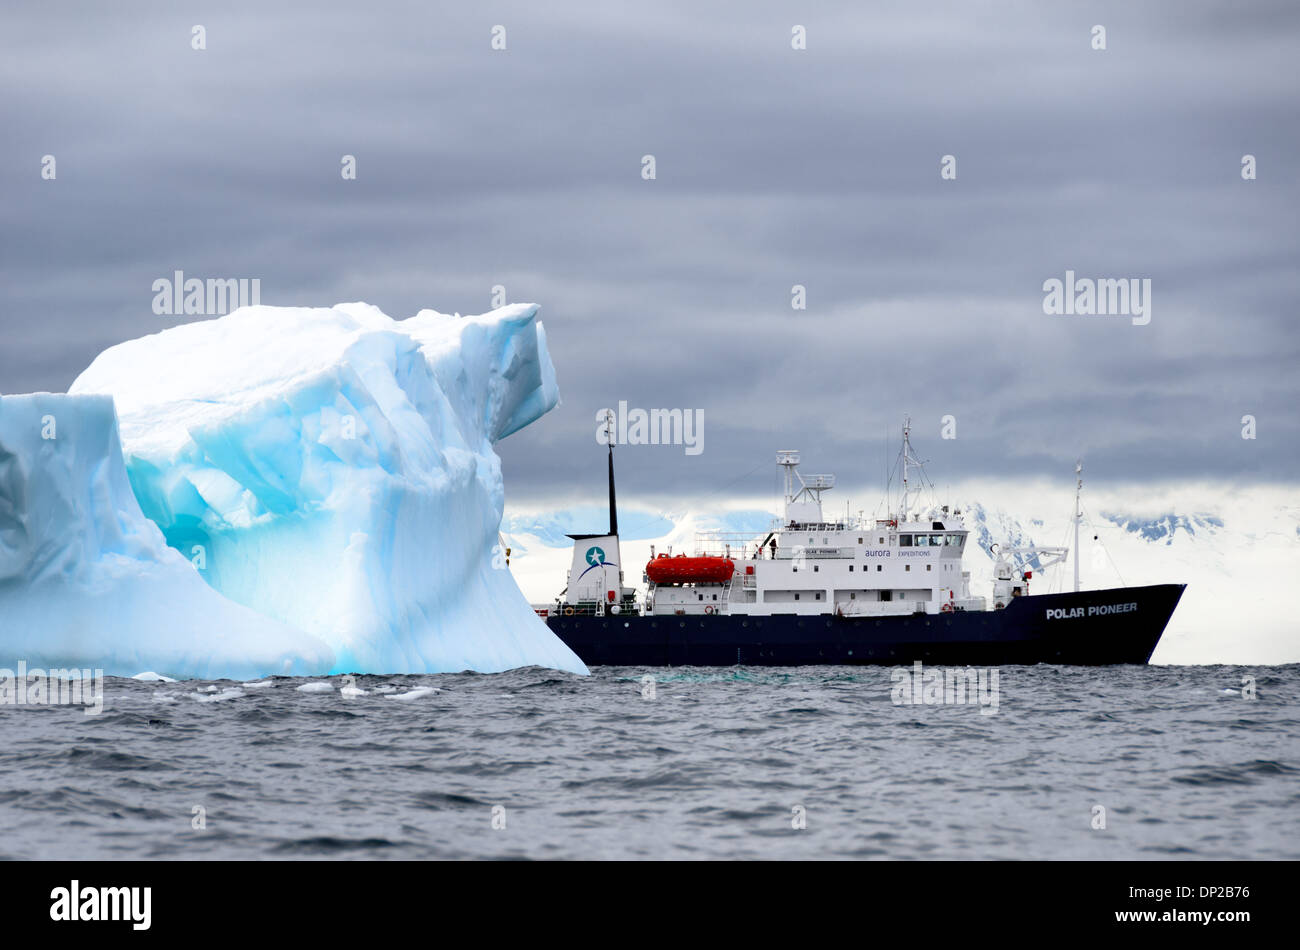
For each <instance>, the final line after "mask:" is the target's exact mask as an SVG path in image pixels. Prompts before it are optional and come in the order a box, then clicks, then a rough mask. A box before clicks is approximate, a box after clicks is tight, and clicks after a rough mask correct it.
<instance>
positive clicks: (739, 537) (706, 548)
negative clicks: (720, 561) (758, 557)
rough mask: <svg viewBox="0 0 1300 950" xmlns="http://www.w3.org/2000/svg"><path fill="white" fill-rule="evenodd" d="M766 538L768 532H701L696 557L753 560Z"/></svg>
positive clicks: (696, 536)
mask: <svg viewBox="0 0 1300 950" xmlns="http://www.w3.org/2000/svg"><path fill="white" fill-rule="evenodd" d="M769 530H773V529H769ZM766 536H767V532H766V531H760V532H758V533H757V534H755V533H753V532H749V531H701V532H700V533H698V534H696V535H695V556H696V557H731V558H733V559H735V558H752V557H754V552H755V549H756V548H758V546H759V544H760V543H761V542H762V540H763V539H764V538H765V537H766ZM728 551H730V552H731V553H730V554H728V553H727V552H728Z"/></svg>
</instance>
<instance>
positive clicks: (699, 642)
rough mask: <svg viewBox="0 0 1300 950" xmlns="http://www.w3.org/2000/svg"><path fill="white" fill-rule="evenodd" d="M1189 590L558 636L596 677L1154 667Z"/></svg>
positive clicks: (685, 621) (631, 623) (572, 621)
mask: <svg viewBox="0 0 1300 950" xmlns="http://www.w3.org/2000/svg"><path fill="white" fill-rule="evenodd" d="M1186 586H1187V585H1185V584H1159V585H1156V586H1152V587H1123V588H1113V589H1111V590H1095V591H1080V592H1078V593H1073V592H1071V593H1065V594H1043V595H1040V596H1031V597H1018V598H1013V599H1012V601H1011V603H1010V604H1009V605H1008V606H1007V607H1006V608H1005V609H1003V610H990V611H980V612H974V611H957V612H955V613H950V614H938V615H925V614H913V615H909V616H895V617H879V618H874V617H873V618H843V617H832V616H814V617H801V616H796V615H794V614H776V615H772V616H766V617H750V616H739V615H735V616H722V615H712V616H699V615H690V616H654V617H646V616H639V615H636V616H632V615H624V616H604V617H597V616H582V615H574V616H565V615H562V614H561V615H558V616H552V617H550V618H548V620H547V624H548V625H549V626H550V628H551V630H553V631H554V632H555V633H556V635H557V636H559V638H560V639H561V640H563V641H564V642H565V643H566V644H568V645H569V647H570V649H572V650H573V651H574V652H575V653H577V654H578V656H580V657H581V658H582V659H583V661H584V662H585V663H586V664H587V665H588V666H730V665H732V664H743V665H746V666H809V665H818V666H820V665H827V664H885V665H893V664H898V663H911V662H912V661H914V660H922V661H924V662H926V663H930V664H940V665H961V666H964V665H972V666H1001V665H1003V664H1009V663H1058V664H1065V665H1077V666H1104V665H1109V664H1114V663H1146V662H1147V661H1148V660H1149V659H1150V658H1151V654H1152V652H1153V651H1154V650H1155V648H1156V644H1157V643H1158V642H1159V641H1160V636H1161V634H1162V633H1164V630H1165V626H1166V625H1167V624H1168V623H1169V618H1170V616H1172V614H1173V612H1174V608H1175V607H1176V606H1178V599H1179V598H1180V597H1182V594H1183V590H1184V589H1185V588H1186Z"/></svg>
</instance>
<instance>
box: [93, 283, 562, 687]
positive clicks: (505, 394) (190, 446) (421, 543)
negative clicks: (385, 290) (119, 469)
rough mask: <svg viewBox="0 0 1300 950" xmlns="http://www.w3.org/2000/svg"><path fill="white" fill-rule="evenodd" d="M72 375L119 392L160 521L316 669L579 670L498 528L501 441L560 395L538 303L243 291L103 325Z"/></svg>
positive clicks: (128, 442)
mask: <svg viewBox="0 0 1300 950" xmlns="http://www.w3.org/2000/svg"><path fill="white" fill-rule="evenodd" d="M72 392H74V393H108V394H112V395H113V396H114V397H115V399H116V401H117V410H118V413H119V416H120V418H121V420H122V439H123V445H124V449H125V454H126V459H127V469H128V471H129V474H130V479H131V486H132V488H134V489H135V494H136V496H137V497H138V498H139V500H140V505H141V507H142V508H143V510H144V513H145V514H146V515H147V516H148V517H149V518H151V519H153V520H154V521H155V522H156V523H157V524H158V525H159V526H160V527H161V528H162V530H163V533H164V534H165V536H166V538H167V543H168V544H170V545H171V546H172V547H173V548H175V549H177V550H179V551H181V552H182V553H183V554H184V555H185V556H186V558H187V559H189V558H194V559H196V560H200V559H201V561H202V567H201V570H200V572H199V573H200V574H201V576H202V577H203V579H204V580H206V581H207V582H208V583H210V584H211V585H212V586H213V587H214V588H215V589H216V590H217V591H220V592H221V593H222V594H224V595H225V596H227V597H229V598H230V599H231V600H233V601H236V602H237V603H240V604H243V605H245V606H247V607H250V608H252V609H254V610H256V611H258V612H260V613H262V614H264V615H266V616H267V617H272V618H275V619H276V620H279V621H281V622H282V623H284V624H287V625H289V626H291V627H293V628H296V629H298V630H301V631H306V632H307V633H308V634H311V635H312V636H314V637H319V638H320V639H321V640H323V641H324V642H325V643H326V644H327V645H328V647H329V648H330V649H331V650H332V651H333V653H334V658H333V662H332V664H331V666H330V668H329V671H330V672H334V673H345V672H370V673H381V674H382V673H435V672H456V671H460V670H477V671H480V672H496V671H500V670H506V669H511V668H514V667H519V666H527V665H537V666H546V667H552V668H555V669H561V670H568V671H571V672H577V673H585V672H587V670H586V667H585V666H584V665H583V663H582V661H581V660H579V659H578V657H577V656H575V655H574V654H573V652H572V651H571V650H569V648H568V647H566V646H565V645H564V644H563V643H562V642H561V641H560V640H559V638H557V637H556V636H555V635H554V634H552V633H551V631H550V630H549V628H547V626H546V625H545V624H544V623H543V622H542V621H541V620H539V619H538V618H537V616H536V615H535V614H534V612H533V610H532V609H531V607H529V605H528V603H527V601H526V600H525V599H524V597H523V595H522V594H521V593H520V591H519V588H518V586H517V585H516V584H515V582H514V579H513V577H512V576H511V574H510V571H509V570H508V569H506V567H505V559H504V552H503V551H501V550H500V549H499V548H498V547H497V544H498V537H499V535H498V530H499V527H500V523H501V514H502V508H503V505H504V487H503V484H502V478H501V465H500V459H499V458H498V457H497V455H496V452H495V450H494V448H493V445H494V443H495V442H496V441H497V440H499V439H502V438H504V437H505V436H507V435H509V434H510V433H512V432H514V431H516V430H518V429H520V428H522V427H523V426H525V425H527V424H528V423H530V422H532V421H533V420H535V419H537V418H538V417H539V416H541V415H543V414H544V413H546V412H547V411H549V410H550V409H551V408H552V407H554V406H555V405H556V404H557V402H558V400H559V390H558V388H557V386H556V382H555V370H554V368H553V367H552V365H551V360H550V356H549V355H548V353H547V351H546V337H545V333H544V331H543V328H542V325H541V323H539V322H538V320H537V307H536V306H535V305H532V304H517V305H512V306H508V307H504V308H501V309H499V310H496V311H493V312H492V313H489V314H485V315H483V316H479V317H452V316H448V315H446V314H440V313H435V312H433V311H431V310H424V311H421V312H420V313H419V314H417V315H416V316H414V317H411V318H410V319H408V320H402V321H396V320H392V319H390V318H389V317H387V316H385V315H384V314H383V313H381V312H380V311H379V310H377V309H376V308H374V307H371V306H368V305H366V304H359V303H353V304H340V305H338V306H336V307H334V308H332V309H315V310H312V309H302V308H280V307H244V308H241V309H239V310H236V311H235V312H233V313H231V314H228V315H226V316H224V317H221V318H219V319H216V320H209V321H202V322H197V323H189V324H184V325H182V326H177V327H173V328H170V329H168V330H165V331H163V332H161V333H157V334H154V335H152V336H148V337H144V338H142V339H139V340H132V341H130V342H128V343H123V344H121V345H118V346H115V347H112V348H111V349H109V350H106V351H105V352H103V353H101V354H100V355H99V357H97V358H96V359H95V361H94V363H92V364H91V366H90V367H89V368H88V369H87V370H86V371H85V372H84V373H82V374H81V376H80V377H78V379H77V380H76V381H75V382H74V383H73V385H72ZM264 642H276V641H275V640H271V641H264ZM137 669H138V667H137ZM168 669H173V668H172V667H168ZM258 672H263V673H265V672H271V670H270V669H268V668H265V667H263V668H261V669H260V670H259V671H258ZM277 672H279V671H277Z"/></svg>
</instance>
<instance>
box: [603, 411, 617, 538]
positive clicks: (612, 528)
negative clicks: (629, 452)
mask: <svg viewBox="0 0 1300 950" xmlns="http://www.w3.org/2000/svg"><path fill="white" fill-rule="evenodd" d="M605 435H606V439H605V443H606V444H607V445H608V446H609V533H610V534H611V535H614V536H615V537H617V536H618V507H617V506H616V505H615V504H614V413H613V410H611V411H610V412H609V413H608V414H607V415H606V416H605Z"/></svg>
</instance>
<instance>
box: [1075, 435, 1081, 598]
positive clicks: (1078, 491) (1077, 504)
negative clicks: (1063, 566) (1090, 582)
mask: <svg viewBox="0 0 1300 950" xmlns="http://www.w3.org/2000/svg"><path fill="white" fill-rule="evenodd" d="M1082 492H1083V459H1079V460H1077V461H1076V462H1075V463H1074V592H1075V593H1076V594H1077V593H1078V592H1079V522H1080V521H1082V520H1083V509H1082V508H1081V507H1080V502H1079V495H1080V494H1081V493H1082Z"/></svg>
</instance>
